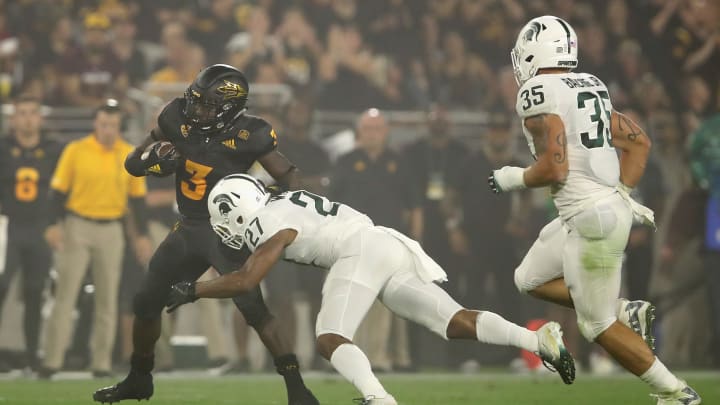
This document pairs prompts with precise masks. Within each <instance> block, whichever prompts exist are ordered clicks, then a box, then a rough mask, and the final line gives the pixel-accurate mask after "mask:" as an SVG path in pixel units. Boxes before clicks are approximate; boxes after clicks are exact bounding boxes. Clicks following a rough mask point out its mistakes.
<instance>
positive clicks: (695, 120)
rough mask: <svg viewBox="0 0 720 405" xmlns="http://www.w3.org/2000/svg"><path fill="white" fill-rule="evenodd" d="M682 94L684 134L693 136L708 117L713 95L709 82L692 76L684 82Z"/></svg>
mask: <svg viewBox="0 0 720 405" xmlns="http://www.w3.org/2000/svg"><path fill="white" fill-rule="evenodd" d="M682 93H683V98H682V107H684V111H683V112H682V113H681V118H682V129H683V133H685V134H692V133H694V132H695V131H696V130H697V129H698V128H699V127H700V125H701V124H702V122H703V121H704V120H705V118H707V116H708V113H709V111H710V107H712V102H713V100H712V99H711V96H712V93H711V92H710V88H709V87H708V84H707V82H705V80H704V79H703V78H702V77H700V76H690V77H688V78H687V79H686V80H684V81H683V85H682Z"/></svg>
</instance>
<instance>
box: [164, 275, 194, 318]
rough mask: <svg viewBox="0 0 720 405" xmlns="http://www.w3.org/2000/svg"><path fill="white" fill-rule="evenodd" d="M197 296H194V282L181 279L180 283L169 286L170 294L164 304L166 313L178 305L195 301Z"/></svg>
mask: <svg viewBox="0 0 720 405" xmlns="http://www.w3.org/2000/svg"><path fill="white" fill-rule="evenodd" d="M197 299H198V297H197V296H195V283H194V282H190V281H183V282H181V283H177V284H174V285H173V286H172V287H171V288H170V295H169V296H168V301H167V304H165V306H166V307H167V313H168V314H169V313H171V312H173V311H175V310H176V309H178V307H179V306H180V305H183V304H187V303H190V302H195V301H197Z"/></svg>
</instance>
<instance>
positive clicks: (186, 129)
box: [180, 124, 190, 138]
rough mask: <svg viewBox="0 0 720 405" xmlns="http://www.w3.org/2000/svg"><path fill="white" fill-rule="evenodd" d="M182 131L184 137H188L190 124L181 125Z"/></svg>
mask: <svg viewBox="0 0 720 405" xmlns="http://www.w3.org/2000/svg"><path fill="white" fill-rule="evenodd" d="M180 133H181V134H182V136H183V138H187V137H188V135H190V125H186V124H182V125H180Z"/></svg>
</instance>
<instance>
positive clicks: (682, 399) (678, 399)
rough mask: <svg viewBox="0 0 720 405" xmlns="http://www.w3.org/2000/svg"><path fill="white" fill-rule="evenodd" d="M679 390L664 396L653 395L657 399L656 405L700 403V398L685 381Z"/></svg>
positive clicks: (694, 404)
mask: <svg viewBox="0 0 720 405" xmlns="http://www.w3.org/2000/svg"><path fill="white" fill-rule="evenodd" d="M682 383H683V385H682V387H680V389H679V390H677V391H675V392H669V393H664V394H654V395H653V396H655V397H657V400H658V401H657V405H699V404H701V403H702V398H700V395H698V393H697V392H695V390H694V389H692V388H690V386H689V385H687V383H686V382H685V381H683V382H682Z"/></svg>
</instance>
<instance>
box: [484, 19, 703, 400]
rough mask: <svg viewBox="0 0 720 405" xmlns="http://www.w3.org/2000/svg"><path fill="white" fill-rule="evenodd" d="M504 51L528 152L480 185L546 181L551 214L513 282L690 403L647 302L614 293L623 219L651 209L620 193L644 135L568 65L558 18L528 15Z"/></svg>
mask: <svg viewBox="0 0 720 405" xmlns="http://www.w3.org/2000/svg"><path fill="white" fill-rule="evenodd" d="M511 56H512V63H513V67H514V70H515V77H516V79H517V81H518V84H519V85H520V86H521V87H520V90H519V92H518V98H517V105H516V109H517V113H518V115H519V116H520V119H522V121H523V132H524V133H525V137H526V138H527V141H528V145H529V146H530V150H531V152H532V154H533V156H534V157H535V159H536V161H535V163H534V164H533V165H531V166H530V167H528V168H520V167H509V166H506V167H503V168H501V169H499V170H495V171H493V173H492V175H491V176H490V178H489V179H488V180H489V183H490V187H491V189H492V190H493V191H494V192H496V193H499V192H507V191H511V190H517V189H523V188H527V187H546V186H549V187H550V188H551V193H552V198H553V200H554V202H555V206H556V207H557V209H558V211H559V214H560V216H559V218H557V219H556V220H554V221H552V222H550V223H549V224H548V225H547V226H545V228H543V230H542V231H540V235H539V237H538V239H537V241H536V242H535V244H534V245H533V246H532V247H531V248H530V251H529V252H528V253H527V255H526V256H525V258H524V260H523V261H522V263H521V264H520V266H519V267H518V268H517V269H516V270H515V283H516V285H517V287H518V289H519V290H520V291H522V292H525V293H528V294H530V295H532V296H535V297H538V298H541V299H544V300H547V301H551V302H555V303H557V304H560V305H564V306H568V307H574V308H575V312H576V314H577V321H578V325H579V328H580V331H581V333H582V334H583V336H585V338H587V339H588V340H589V341H594V342H597V343H598V344H599V345H600V346H602V347H603V348H604V349H605V350H606V351H607V352H608V353H610V355H611V356H612V357H614V358H615V359H616V360H617V361H618V362H619V363H620V364H621V365H622V366H623V367H625V368H626V369H627V370H628V371H630V372H632V373H634V374H635V375H637V376H639V377H640V379H642V380H643V381H645V382H646V383H647V384H648V385H650V387H651V389H652V391H653V393H654V395H655V396H657V398H658V401H657V403H658V404H684V405H695V404H699V403H700V402H701V400H700V397H699V396H698V394H697V393H696V392H695V391H694V390H693V389H692V388H690V387H689V386H688V385H687V384H686V383H685V382H683V381H681V380H678V379H677V378H676V377H675V376H674V375H673V374H672V373H671V372H670V371H669V370H668V369H667V368H666V367H665V366H664V365H663V364H662V363H661V362H660V360H658V359H657V358H656V357H655V355H654V354H653V351H652V349H651V348H652V345H653V338H652V331H651V330H650V326H651V325H650V323H651V321H652V319H653V317H654V315H653V313H652V310H653V308H652V306H651V305H650V304H649V303H647V302H644V301H634V302H629V301H627V300H618V295H619V292H620V281H621V275H620V270H621V267H622V257H623V252H624V250H625V246H626V244H627V240H628V235H629V232H630V227H631V225H632V222H633V220H637V221H640V222H643V223H647V224H653V213H652V211H650V210H649V209H647V208H646V207H643V206H641V205H639V204H637V203H636V202H635V201H633V200H632V199H631V198H630V197H629V194H630V192H631V191H632V188H633V187H634V186H635V185H636V184H637V183H638V182H639V181H640V178H641V177H642V175H643V172H644V170H645V164H646V162H647V158H648V153H649V149H650V140H649V139H648V137H647V135H646V134H645V133H644V132H643V130H642V129H641V128H640V127H638V126H637V125H636V124H635V123H634V122H632V121H631V120H630V119H628V118H627V117H626V116H624V115H623V114H621V113H619V112H617V111H614V110H613V108H612V104H611V102H610V95H609V93H608V90H607V88H606V87H605V85H604V84H603V83H602V82H601V81H600V80H599V79H598V78H597V77H595V76H593V75H591V74H587V73H572V72H571V71H572V70H573V69H574V68H575V67H577V64H578V60H577V36H576V35H575V32H574V30H573V29H572V27H570V25H569V24H568V23H567V22H565V21H563V20H562V19H560V18H557V17H553V16H543V17H538V18H535V19H533V20H531V21H530V22H529V23H527V24H526V25H525V26H524V27H523V28H522V30H521V31H520V34H519V35H518V38H517V42H516V44H515V48H514V49H513V50H512V53H511ZM618 153H619V155H620V157H619V159H618ZM628 326H629V327H628ZM643 338H645V339H643Z"/></svg>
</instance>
